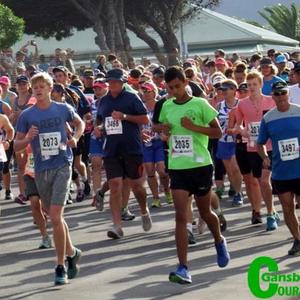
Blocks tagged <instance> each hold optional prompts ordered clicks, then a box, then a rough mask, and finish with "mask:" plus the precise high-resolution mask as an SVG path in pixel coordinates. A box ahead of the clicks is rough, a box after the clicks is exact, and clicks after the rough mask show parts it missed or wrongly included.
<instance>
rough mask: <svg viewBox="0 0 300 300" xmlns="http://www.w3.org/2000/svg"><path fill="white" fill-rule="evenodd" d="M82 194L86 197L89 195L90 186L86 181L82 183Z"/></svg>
mask: <svg viewBox="0 0 300 300" xmlns="http://www.w3.org/2000/svg"><path fill="white" fill-rule="evenodd" d="M83 193H84V194H85V195H86V196H88V195H89V194H90V193H91V186H90V184H89V182H88V180H87V181H85V182H84V189H83Z"/></svg>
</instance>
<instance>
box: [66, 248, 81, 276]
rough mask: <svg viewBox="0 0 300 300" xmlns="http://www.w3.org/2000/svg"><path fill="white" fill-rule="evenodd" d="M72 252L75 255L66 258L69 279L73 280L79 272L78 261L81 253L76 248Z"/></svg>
mask: <svg viewBox="0 0 300 300" xmlns="http://www.w3.org/2000/svg"><path fill="white" fill-rule="evenodd" d="M74 250H75V254H74V256H73V257H70V256H67V261H68V278H69V279H73V278H75V277H76V276H77V274H78V272H79V270H80V267H79V261H80V259H81V255H82V251H81V250H79V249H78V248H75V249H74Z"/></svg>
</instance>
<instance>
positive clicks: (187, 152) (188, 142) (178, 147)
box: [172, 135, 194, 157]
mask: <svg viewBox="0 0 300 300" xmlns="http://www.w3.org/2000/svg"><path fill="white" fill-rule="evenodd" d="M193 154H194V151H193V137H192V136H190V135H172V156H173V157H180V156H189V157H193Z"/></svg>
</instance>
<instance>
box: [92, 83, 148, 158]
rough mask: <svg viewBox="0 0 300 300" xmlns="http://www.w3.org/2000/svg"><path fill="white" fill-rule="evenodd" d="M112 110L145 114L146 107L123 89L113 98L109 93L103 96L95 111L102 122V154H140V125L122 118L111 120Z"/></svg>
mask: <svg viewBox="0 0 300 300" xmlns="http://www.w3.org/2000/svg"><path fill="white" fill-rule="evenodd" d="M113 111H120V112H122V113H124V114H128V115H147V109H146V107H145V105H144V104H143V102H142V101H141V99H140V98H139V97H138V96H137V95H136V94H133V93H131V92H127V91H126V90H125V89H123V91H122V92H121V94H120V95H118V96H117V97H116V98H113V97H112V96H111V94H110V93H108V94H107V95H106V96H104V97H103V98H102V99H101V101H100V103H99V106H98V111H97V118H98V120H99V121H100V122H103V124H104V133H105V135H104V137H105V140H104V146H103V147H104V149H103V150H104V156H105V157H115V156H117V155H120V154H137V155H142V154H143V151H142V149H143V148H142V140H141V133H140V126H139V125H138V124H136V123H132V122H128V121H124V120H123V121H117V120H113V119H112V117H111V114H112V112H113Z"/></svg>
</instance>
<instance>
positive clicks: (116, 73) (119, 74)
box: [105, 69, 127, 82]
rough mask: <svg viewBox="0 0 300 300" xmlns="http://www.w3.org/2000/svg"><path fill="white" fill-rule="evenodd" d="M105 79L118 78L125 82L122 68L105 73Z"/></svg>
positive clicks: (125, 77)
mask: <svg viewBox="0 0 300 300" xmlns="http://www.w3.org/2000/svg"><path fill="white" fill-rule="evenodd" d="M105 79H106V81H110V80H118V81H122V82H127V76H126V75H125V74H124V71H123V70H122V69H112V70H109V71H108V72H107V73H106V76H105Z"/></svg>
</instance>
